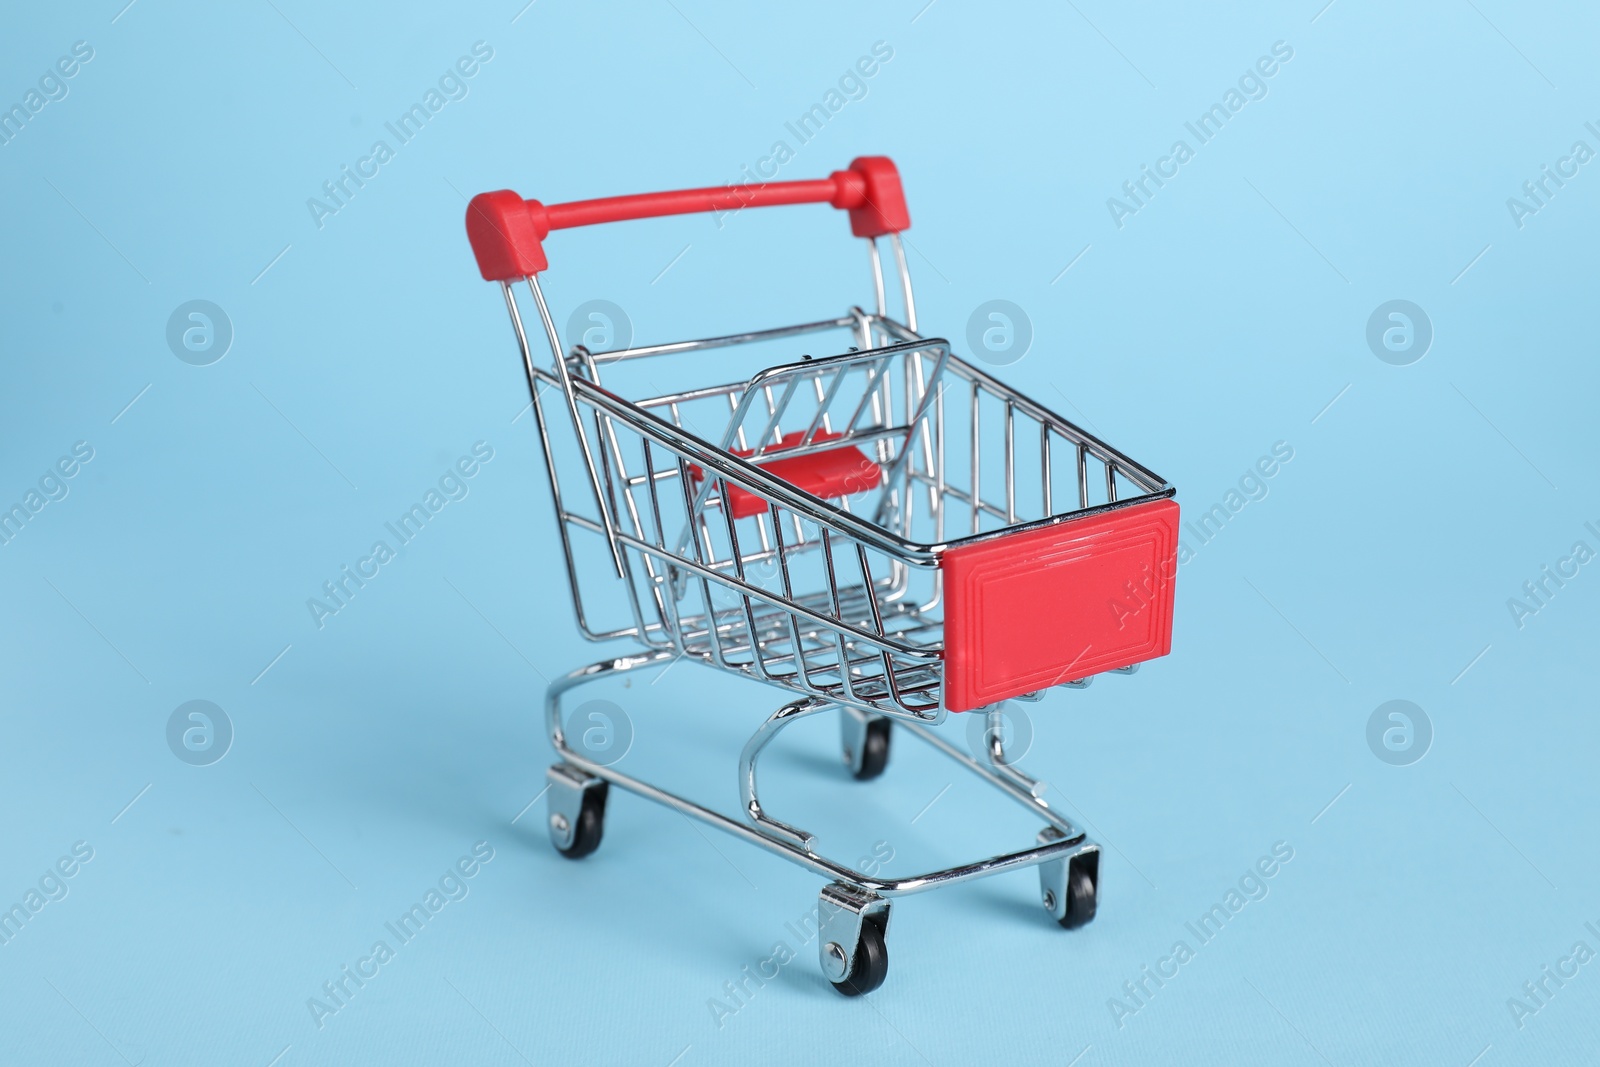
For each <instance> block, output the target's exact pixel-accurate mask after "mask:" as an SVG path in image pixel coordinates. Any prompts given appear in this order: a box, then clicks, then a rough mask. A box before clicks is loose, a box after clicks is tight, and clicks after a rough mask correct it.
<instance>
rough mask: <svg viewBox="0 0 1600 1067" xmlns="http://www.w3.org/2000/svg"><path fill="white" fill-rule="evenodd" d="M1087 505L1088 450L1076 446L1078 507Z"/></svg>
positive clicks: (1081, 446)
mask: <svg viewBox="0 0 1600 1067" xmlns="http://www.w3.org/2000/svg"><path fill="white" fill-rule="evenodd" d="M1088 506H1089V450H1088V449H1087V448H1085V447H1084V446H1083V445H1079V446H1078V507H1080V508H1086V507H1088Z"/></svg>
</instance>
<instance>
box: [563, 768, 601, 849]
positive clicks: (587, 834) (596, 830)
mask: <svg viewBox="0 0 1600 1067" xmlns="http://www.w3.org/2000/svg"><path fill="white" fill-rule="evenodd" d="M610 785H611V783H609V782H602V783H601V784H600V786H599V787H598V788H595V789H590V790H587V791H585V793H584V795H583V806H582V807H581V808H580V809H579V810H578V824H577V825H576V826H575V827H573V834H572V844H570V845H568V846H567V847H566V848H557V849H556V851H557V852H559V853H561V854H562V855H563V856H565V857H567V859H569V860H581V859H583V857H585V856H587V855H588V854H589V853H591V852H593V851H594V850H595V849H597V848H599V847H600V836H601V834H602V833H603V832H604V831H605V825H606V791H607V789H608V788H609V787H610Z"/></svg>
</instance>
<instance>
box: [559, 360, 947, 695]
mask: <svg viewBox="0 0 1600 1067" xmlns="http://www.w3.org/2000/svg"><path fill="white" fill-rule="evenodd" d="M896 357H897V359H901V358H903V359H907V360H909V359H912V358H913V356H912V355H911V354H902V353H896ZM819 362H820V361H819ZM870 363H871V361H863V362H862V363H860V364H858V365H855V366H853V367H850V368H843V366H842V365H835V370H840V371H841V372H843V371H844V370H848V374H847V377H851V378H856V379H859V381H856V382H854V384H853V385H850V386H848V387H846V386H844V385H841V386H838V387H837V388H835V387H834V378H833V377H832V375H831V374H830V373H819V374H818V375H816V376H807V375H802V376H800V377H799V379H798V381H799V382H800V387H795V388H789V389H788V392H789V394H790V396H789V402H788V403H784V402H782V399H781V396H782V394H781V392H779V393H777V394H775V395H773V396H772V397H771V398H770V402H769V398H768V396H767V394H766V391H765V389H764V388H758V389H757V390H756V393H757V396H758V400H759V402H758V403H757V404H755V405H753V406H752V405H749V404H745V401H746V400H747V399H748V394H747V391H746V390H745V389H744V387H742V386H728V387H720V388H718V389H715V390H701V391H698V392H696V393H693V394H685V395H679V396H677V397H674V398H667V399H662V400H658V401H654V402H648V403H647V405H643V406H641V407H634V406H632V405H628V404H626V403H625V402H622V401H620V400H618V399H616V398H615V397H612V396H611V395H609V394H606V393H604V392H602V391H601V390H599V389H598V388H596V387H595V386H593V385H592V384H590V383H587V382H583V383H580V385H579V388H578V396H579V400H580V409H581V410H582V411H583V412H584V417H585V418H586V419H587V420H589V421H588V425H589V427H591V429H592V432H593V434H594V436H595V439H596V440H598V441H599V442H600V443H601V449H600V455H599V456H598V457H597V462H598V463H599V465H600V467H601V470H600V475H601V484H602V485H603V486H604V487H605V488H606V491H607V492H608V493H609V494H610V497H611V500H612V502H613V508H612V510H613V513H614V514H615V515H616V522H617V523H618V527H619V528H618V529H617V531H616V540H617V543H618V545H619V546H620V547H621V548H622V549H623V550H624V551H623V556H624V565H625V571H626V573H625V575H624V585H625V588H626V589H627V591H628V593H629V600H630V606H631V609H632V612H633V615H634V617H635V620H636V624H637V627H638V630H639V633H640V634H641V635H642V637H641V639H642V640H644V641H645V642H646V643H647V644H653V645H656V646H659V647H666V648H670V649H672V650H674V651H676V652H678V653H679V654H681V655H685V656H691V657H694V658H697V659H700V660H702V661H704V662H706V663H708V664H711V665H712V666H716V667H719V668H721V669H724V670H729V671H734V672H737V673H740V674H744V675H747V676H750V677H753V678H756V679H759V680H762V681H767V682H771V683H773V684H777V685H782V686H785V687H787V688H790V689H795V690H798V691H800V692H804V693H808V694H811V695H814V696H819V697H823V698H826V699H830V700H834V701H837V702H840V703H846V704H852V705H855V706H858V707H865V708H872V709H876V710H882V711H887V712H906V713H911V714H915V715H919V716H931V715H934V714H936V713H937V710H938V707H939V699H940V694H939V682H940V667H941V662H942V661H941V657H940V645H939V642H940V640H941V636H942V630H941V627H940V624H939V620H938V619H936V618H932V619H929V618H923V617H921V616H920V615H919V613H918V612H917V611H916V609H915V608H914V607H910V606H909V605H908V604H907V603H905V602H904V597H903V594H904V592H905V591H906V590H907V589H910V588H912V587H914V586H921V587H922V588H923V589H925V590H931V589H932V588H933V585H934V583H935V581H936V561H935V560H934V559H933V558H932V557H931V556H929V557H928V558H926V559H922V560H912V559H908V558H907V557H906V555H905V554H904V553H902V552H898V551H896V550H895V549H894V546H893V545H892V544H889V543H887V542H885V541H883V540H882V539H881V538H878V537H875V536H873V533H874V528H873V527H871V526H865V525H863V524H860V523H857V524H854V526H853V527H851V524H850V523H848V522H847V521H841V519H843V518H844V517H845V516H850V515H860V514H862V513H863V510H865V511H869V512H876V511H878V510H880V509H882V508H884V507H886V506H887V505H886V504H885V502H886V501H892V500H894V499H896V498H897V497H899V496H903V491H904V485H905V481H904V478H905V476H904V471H905V470H906V469H907V467H906V464H904V463H900V462H899V460H900V459H901V458H902V456H903V453H904V443H905V442H906V441H908V440H910V439H911V436H912V434H911V430H912V429H913V428H914V427H913V424H914V423H915V422H916V419H915V417H914V415H915V412H916V411H917V410H918V408H919V406H920V401H921V397H920V396H919V395H918V394H917V393H916V390H915V389H913V391H912V393H911V395H910V400H909V404H910V406H909V408H908V407H907V396H906V395H905V394H903V393H897V392H896V391H895V390H893V389H888V388H886V387H885V385H884V382H885V381H886V380H887V379H886V375H885V374H884V373H883V372H881V371H879V372H876V373H874V372H873V371H872V370H871V369H870ZM898 369H899V368H897V370H898ZM902 380H903V378H902ZM788 385H789V386H793V385H794V381H793V380H791V381H790V382H789V383H788ZM818 385H820V386H821V394H820V396H819V395H818V392H817V389H816V388H815V387H816V386H818ZM786 388H787V386H786ZM850 389H854V390H855V391H856V393H858V394H859V395H858V396H857V397H856V399H855V400H854V401H852V402H851V403H849V404H847V405H845V406H844V407H841V408H840V409H839V410H840V412H842V414H840V415H838V416H837V417H836V419H835V418H829V419H828V420H826V421H831V422H832V425H833V429H832V430H831V431H827V432H829V433H830V434H832V435H833V436H831V437H830V438H829V439H827V440H825V441H817V442H813V444H811V445H804V444H803V443H801V442H799V441H794V440H791V442H790V443H789V444H788V445H787V446H785V447H783V448H781V449H776V450H774V451H772V452H766V453H763V452H762V451H761V450H760V449H759V444H760V441H761V440H762V439H770V440H771V441H773V442H775V443H776V442H780V441H782V440H783V438H784V437H791V438H793V437H796V436H803V435H805V434H807V433H809V432H811V431H812V430H815V431H816V432H815V434H813V436H817V437H820V435H821V433H822V432H824V431H823V430H822V427H823V425H824V422H825V419H824V418H823V416H824V415H826V414H827V412H829V410H830V403H829V398H830V396H831V397H832V398H833V400H834V401H835V402H837V401H838V398H839V397H841V396H846V395H848V392H849V390H850ZM800 397H804V398H807V399H805V400H803V401H802V400H799V399H797V398H800ZM875 403H876V407H875V406H874V405H875ZM741 404H745V406H746V408H747V409H748V410H750V411H754V412H755V413H756V415H757V418H756V419H755V420H754V421H755V422H759V423H762V424H769V423H774V422H775V423H776V425H775V426H772V427H771V428H770V429H766V430H764V431H763V438H754V437H753V435H752V434H750V433H748V432H747V434H746V446H747V447H746V448H745V449H739V446H738V434H737V432H736V430H735V427H736V426H737V424H738V423H737V420H736V421H735V423H732V424H730V428H729V430H728V432H729V434H730V435H731V436H732V439H733V443H734V449H735V450H736V451H734V452H731V453H730V452H723V451H721V450H719V449H715V448H712V449H707V448H705V447H704V446H703V445H700V444H698V443H696V442H695V441H694V440H693V439H692V438H691V437H689V436H688V434H696V436H700V435H699V434H698V433H696V431H697V430H699V429H702V428H703V421H709V420H710V419H711V418H713V417H715V416H714V415H712V414H710V412H714V411H720V413H721V417H722V418H723V419H724V420H728V419H729V418H730V417H731V416H732V415H735V414H737V413H738V411H739V409H740V406H741ZM642 407H649V408H652V409H653V413H654V414H655V415H656V416H657V417H658V418H660V419H661V422H660V423H658V422H656V421H655V420H654V419H652V418H651V417H649V416H648V415H645V414H643V413H642ZM858 409H859V412H865V413H869V414H866V415H861V416H860V417H857V414H858ZM908 410H909V411H910V412H912V414H911V415H907V411H908ZM696 415H700V416H701V424H698V425H697V420H696ZM745 421H747V422H748V421H749V420H745ZM791 427H792V428H791ZM808 428H809V429H808ZM675 430H683V431H687V433H676V432H673V431H675ZM772 434H776V435H777V436H771V435H772ZM851 442H854V443H851ZM842 448H847V449H857V450H865V451H861V452H860V457H861V459H862V461H863V475H862V479H861V483H860V484H859V485H853V486H850V487H848V489H847V491H846V492H845V493H844V495H842V496H840V497H839V498H838V499H837V500H834V501H832V502H831V504H832V505H836V506H837V507H838V509H839V512H843V513H844V515H843V516H841V515H840V514H838V513H837V512H835V511H834V510H833V507H832V506H829V505H824V504H822V503H821V502H820V501H816V500H813V499H811V498H809V497H804V496H802V497H800V498H798V500H797V501H796V502H794V504H793V505H792V506H791V505H790V504H785V503H780V502H779V501H778V500H777V499H775V498H774V494H772V493H770V492H768V491H767V489H766V488H765V487H763V486H762V485H760V484H759V483H758V482H757V481H755V480H752V479H750V478H748V477H745V476H743V475H742V474H741V473H740V472H739V471H738V470H737V465H733V466H734V468H735V469H733V470H731V471H730V469H729V468H730V463H729V461H728V460H729V456H730V454H737V451H749V452H750V453H751V458H752V459H753V460H756V461H766V460H767V459H768V457H770V456H771V455H774V454H781V455H782V456H784V457H793V456H794V455H796V454H803V453H807V452H808V451H809V454H813V455H814V454H817V452H818V451H819V450H824V449H831V450H838V449H842ZM868 471H870V472H871V473H870V474H868V473H866V472H868ZM888 472H896V473H895V475H894V476H895V477H896V478H898V479H899V482H898V483H897V484H894V485H891V484H890V483H889V481H888V478H889V473H888ZM569 518H570V516H569ZM587 521H588V522H589V524H590V525H594V526H596V527H598V523H594V522H593V521H592V520H587ZM582 524H583V522H582V521H580V525H582Z"/></svg>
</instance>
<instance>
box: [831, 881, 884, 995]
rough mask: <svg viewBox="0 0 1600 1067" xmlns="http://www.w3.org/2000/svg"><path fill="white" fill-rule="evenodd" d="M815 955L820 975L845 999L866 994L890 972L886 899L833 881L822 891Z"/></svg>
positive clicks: (875, 987) (880, 983) (881, 982)
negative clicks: (820, 968) (820, 964)
mask: <svg viewBox="0 0 1600 1067" xmlns="http://www.w3.org/2000/svg"><path fill="white" fill-rule="evenodd" d="M817 919H818V931H817V953H818V957H819V958H820V960H821V963H822V973H823V976H824V977H826V978H827V979H828V981H829V982H832V983H833V988H835V989H837V990H838V991H839V992H840V993H843V994H844V995H845V996H847V997H858V996H862V995H863V994H866V993H870V992H872V991H873V990H874V989H877V988H878V987H879V986H881V985H883V980H884V979H885V978H887V977H888V975H889V950H888V947H887V938H888V934H889V901H888V900H886V899H884V898H883V897H880V896H878V895H877V894H876V893H869V892H868V891H867V890H865V889H861V888H859V887H857V886H853V885H849V884H847V883H845V882H834V883H833V884H832V885H829V886H826V887H825V888H824V889H823V890H822V903H821V906H820V907H819V908H818V913H817Z"/></svg>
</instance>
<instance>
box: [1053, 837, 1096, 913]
mask: <svg viewBox="0 0 1600 1067" xmlns="http://www.w3.org/2000/svg"><path fill="white" fill-rule="evenodd" d="M1064 839H1065V835H1064V834H1062V832H1061V831H1060V830H1057V829H1056V828H1055V827H1053V826H1050V827H1046V828H1045V829H1043V830H1041V831H1039V843H1040V844H1041V845H1044V844H1049V843H1050V842H1052V841H1061V840H1064ZM1099 893H1100V847H1099V846H1098V845H1094V844H1090V843H1089V842H1087V841H1085V842H1084V844H1083V847H1082V848H1081V849H1079V850H1078V851H1077V852H1072V853H1068V854H1066V855H1063V856H1060V857H1057V858H1056V859H1052V860H1048V861H1046V862H1044V863H1041V864H1039V897H1040V901H1041V903H1043V904H1044V910H1045V911H1047V912H1049V913H1050V917H1051V918H1053V919H1055V921H1056V922H1058V923H1060V924H1061V925H1062V926H1063V927H1064V928H1065V929H1068V930H1075V929H1077V928H1078V927H1080V926H1083V925H1086V924H1087V923H1088V922H1089V921H1090V920H1092V919H1093V918H1094V913H1095V905H1096V901H1097V900H1098V898H1099Z"/></svg>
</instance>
